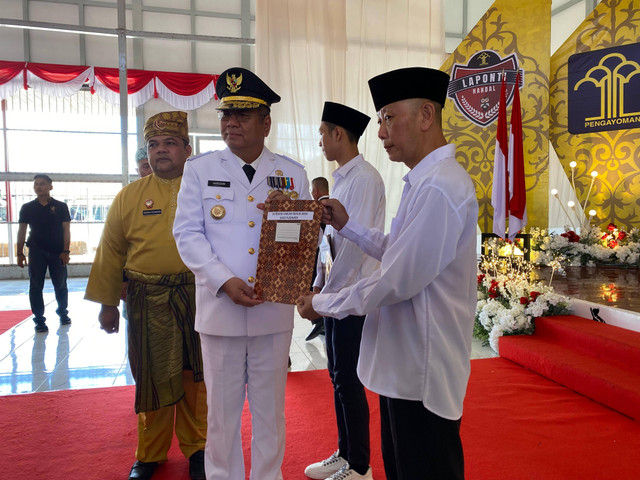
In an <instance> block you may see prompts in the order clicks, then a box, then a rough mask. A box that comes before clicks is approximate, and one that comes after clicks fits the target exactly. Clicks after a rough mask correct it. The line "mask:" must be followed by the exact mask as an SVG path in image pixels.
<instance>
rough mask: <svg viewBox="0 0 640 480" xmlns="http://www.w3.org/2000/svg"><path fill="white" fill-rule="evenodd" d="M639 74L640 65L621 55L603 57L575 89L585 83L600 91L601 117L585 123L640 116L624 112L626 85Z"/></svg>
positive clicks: (590, 118)
mask: <svg viewBox="0 0 640 480" xmlns="http://www.w3.org/2000/svg"><path fill="white" fill-rule="evenodd" d="M607 60H609V61H608V62H607ZM616 60H617V64H616ZM605 63H607V65H605ZM614 65H615V68H614V69H613V70H612V69H611V66H614ZM624 67H626V68H624ZM638 73H640V65H639V64H638V63H637V62H634V61H631V60H627V59H626V57H625V56H624V55H622V54H620V53H611V54H609V55H605V56H604V57H602V59H601V60H600V62H599V63H598V65H596V66H595V67H592V68H591V69H589V71H588V72H587V74H586V75H585V76H584V78H583V79H582V80H580V81H579V82H578V83H576V86H575V87H574V91H577V90H578V88H579V87H580V85H582V84H583V83H585V82H591V83H593V84H594V85H595V86H596V87H597V88H599V89H600V115H598V116H597V117H587V118H585V121H587V122H589V121H593V120H604V119H613V118H624V117H630V116H635V115H638V114H640V112H625V111H624V88H625V85H626V84H627V83H629V81H630V79H631V77H633V76H634V75H636V74H638Z"/></svg>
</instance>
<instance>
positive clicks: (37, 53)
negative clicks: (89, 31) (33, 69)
mask: <svg viewBox="0 0 640 480" xmlns="http://www.w3.org/2000/svg"><path fill="white" fill-rule="evenodd" d="M29 38H30V41H31V61H32V62H38V63H60V64H63V65H79V64H80V63H81V61H80V42H79V40H78V34H75V33H59V32H48V31H41V30H31V31H30V32H29Z"/></svg>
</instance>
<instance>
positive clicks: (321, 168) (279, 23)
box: [256, 0, 445, 226]
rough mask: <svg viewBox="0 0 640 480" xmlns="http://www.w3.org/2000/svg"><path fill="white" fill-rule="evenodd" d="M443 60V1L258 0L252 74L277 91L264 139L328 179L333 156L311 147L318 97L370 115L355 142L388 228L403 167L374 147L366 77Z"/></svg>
mask: <svg viewBox="0 0 640 480" xmlns="http://www.w3.org/2000/svg"><path fill="white" fill-rule="evenodd" d="M444 58H445V56H444V17H443V10H442V0H403V1H399V0H366V1H365V0H360V1H357V0H257V2H256V73H257V74H258V75H259V76H260V77H261V78H263V79H264V80H265V81H266V82H267V83H268V84H269V85H270V86H271V87H272V88H273V89H274V90H275V91H276V92H277V93H278V94H279V95H280V96H281V97H282V102H281V103H279V104H276V105H274V106H273V108H272V112H273V115H272V117H273V127H272V130H271V134H270V135H269V138H268V139H267V144H268V146H269V148H270V149H271V150H273V151H274V152H277V153H282V154H284V155H288V156H290V157H291V158H293V159H295V160H297V161H299V162H301V163H303V164H304V165H305V167H306V168H307V171H308V174H309V179H310V180H311V179H313V178H314V177H317V176H324V177H327V179H329V181H330V182H332V180H333V177H332V176H331V172H332V171H333V170H334V169H335V162H331V163H329V162H327V161H326V160H325V159H324V158H323V156H322V151H321V150H320V148H319V146H318V141H319V135H318V127H319V125H320V119H321V115H322V107H323V104H324V102H325V101H327V100H328V101H334V102H339V103H344V104H346V105H349V106H351V107H353V108H356V109H358V110H360V111H362V112H364V113H366V114H368V115H370V116H371V117H372V120H371V123H370V124H369V127H368V128H367V130H366V132H365V134H364V135H363V137H362V138H361V139H360V143H359V147H360V151H361V152H362V153H363V154H364V156H365V159H366V160H367V161H369V162H370V163H371V164H372V165H373V166H375V167H376V168H377V169H378V171H379V172H380V174H381V175H382V178H383V179H384V182H385V186H386V192H387V226H388V225H389V223H390V221H391V217H392V216H393V214H394V213H395V211H396V209H397V206H398V203H399V201H400V195H401V193H402V188H403V184H404V182H402V176H403V175H404V174H405V173H406V172H407V169H406V167H405V166H404V165H401V164H392V163H391V162H390V161H389V158H388V157H387V155H386V153H385V152H384V150H383V149H382V148H381V146H380V140H379V139H378V138H377V127H376V123H377V119H376V112H375V108H374V106H373V102H372V100H371V95H370V94H369V87H368V85H367V81H368V80H369V79H370V78H371V77H373V76H375V75H378V74H380V73H383V72H386V71H388V70H392V69H395V68H402V67H410V66H425V67H432V68H439V67H440V65H441V64H442V62H443V60H444ZM398 88H402V85H398Z"/></svg>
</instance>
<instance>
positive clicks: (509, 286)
mask: <svg viewBox="0 0 640 480" xmlns="http://www.w3.org/2000/svg"><path fill="white" fill-rule="evenodd" d="M503 243H505V241H504V240H501V239H490V240H487V241H486V242H485V245H484V246H485V251H486V252H488V253H487V254H486V255H484V256H483V258H482V261H481V263H480V267H479V270H480V273H479V274H478V303H477V306H476V317H475V324H474V332H473V333H474V336H475V337H476V338H479V339H481V340H483V343H484V344H485V345H486V344H488V345H490V346H491V348H492V349H493V350H494V351H495V352H498V339H499V338H500V337H501V336H502V335H521V334H528V335H531V334H532V333H533V332H534V330H535V323H534V320H535V318H536V317H544V316H548V315H561V314H565V313H567V312H568V311H569V308H570V301H569V299H568V298H567V297H565V296H563V295H559V294H556V293H555V292H554V290H553V288H552V287H551V286H549V285H544V284H543V283H541V282H532V281H531V280H530V278H531V269H532V264H531V262H528V261H526V260H525V259H524V258H523V257H514V256H511V257H504V256H502V255H500V254H499V253H498V252H500V251H501V250H502V248H503Z"/></svg>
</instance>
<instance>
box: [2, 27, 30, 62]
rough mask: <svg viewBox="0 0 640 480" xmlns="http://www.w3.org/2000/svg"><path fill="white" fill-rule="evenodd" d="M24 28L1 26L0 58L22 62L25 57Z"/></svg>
mask: <svg viewBox="0 0 640 480" xmlns="http://www.w3.org/2000/svg"><path fill="white" fill-rule="evenodd" d="M23 32H24V30H20V29H18V28H0V60H9V61H14V62H20V61H23V60H24V59H25V52H24V41H23V38H24V37H23V35H24V33H23Z"/></svg>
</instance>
